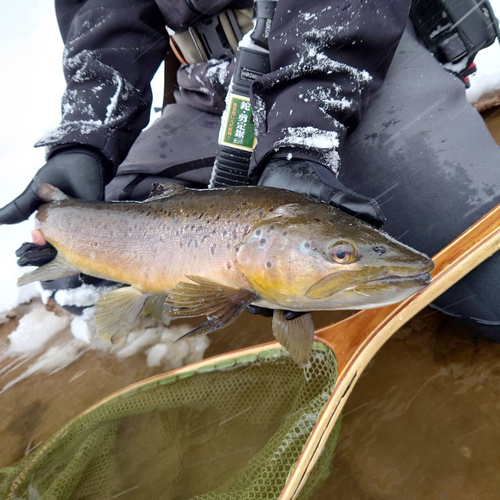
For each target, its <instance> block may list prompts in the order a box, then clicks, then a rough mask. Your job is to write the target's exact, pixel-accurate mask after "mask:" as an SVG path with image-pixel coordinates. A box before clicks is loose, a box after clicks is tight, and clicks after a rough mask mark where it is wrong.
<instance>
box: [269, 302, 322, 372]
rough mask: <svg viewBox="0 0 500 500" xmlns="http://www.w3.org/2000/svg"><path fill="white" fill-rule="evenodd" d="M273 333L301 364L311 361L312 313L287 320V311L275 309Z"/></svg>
mask: <svg viewBox="0 0 500 500" xmlns="http://www.w3.org/2000/svg"><path fill="white" fill-rule="evenodd" d="M273 334H274V337H275V338H276V340H277V341H278V342H279V343H280V344H281V345H282V346H283V347H284V348H285V349H286V350H287V351H288V352H289V353H290V356H292V359H293V360H294V361H295V362H296V363H297V364H298V365H299V366H304V365H305V364H306V363H307V362H308V361H309V357H310V356H311V347H312V343H313V339H314V323H313V319H312V314H311V313H307V314H303V315H302V316H299V317H298V318H295V319H290V320H287V319H285V311H282V310H280V309H275V310H274V315H273Z"/></svg>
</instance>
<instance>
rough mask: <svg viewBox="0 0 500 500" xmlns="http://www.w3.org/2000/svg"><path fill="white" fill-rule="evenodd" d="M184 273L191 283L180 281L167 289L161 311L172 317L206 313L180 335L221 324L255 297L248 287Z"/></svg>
mask: <svg viewBox="0 0 500 500" xmlns="http://www.w3.org/2000/svg"><path fill="white" fill-rule="evenodd" d="M187 277H188V278H189V279H190V280H191V281H193V283H186V282H183V281H181V282H180V283H178V284H177V285H176V286H175V287H174V288H173V289H172V290H171V291H170V292H169V293H168V296H167V298H166V300H165V304H166V309H165V311H164V314H165V315H166V316H170V317H174V318H175V317H177V318H190V317H196V316H207V321H206V322H205V323H203V324H202V325H201V326H199V327H197V328H195V329H194V330H191V331H190V332H188V333H186V334H185V335H183V336H182V337H180V338H184V337H187V336H191V335H203V334H206V333H210V332H214V331H216V330H220V329H221V328H225V327H226V326H228V325H230V324H231V323H232V322H233V321H234V320H235V319H236V318H237V317H238V316H239V315H240V314H241V313H242V312H243V311H244V310H245V309H246V307H247V306H248V305H249V304H250V303H251V302H253V301H254V300H255V299H256V298H257V295H256V294H255V293H254V292H251V291H249V290H244V289H239V288H232V287H228V286H226V285H221V284H220V283H217V282H215V281H213V280H210V279H207V278H200V277H199V276H187ZM178 340H180V339H178Z"/></svg>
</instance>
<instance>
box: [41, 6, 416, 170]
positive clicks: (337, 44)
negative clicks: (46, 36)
mask: <svg viewBox="0 0 500 500" xmlns="http://www.w3.org/2000/svg"><path fill="white" fill-rule="evenodd" d="M251 5H252V2H251V1H250V2H249V1H248V0H235V1H232V2H231V0H222V1H218V2H214V1H213V0H156V1H155V0H56V12H57V16H58V22H59V27H60V30H61V34H62V37H63V40H64V43H65V52H64V59H63V65H64V74H65V77H66V81H67V89H66V91H65V93H64V96H63V99H62V114H63V116H62V121H61V123H60V125H59V127H58V128H57V129H56V130H54V131H52V132H50V133H49V134H47V135H46V136H45V137H44V138H43V139H42V140H41V141H40V142H39V143H38V144H37V145H38V146H48V147H49V149H53V148H58V147H61V146H65V145H71V144H84V145H90V146H93V147H95V148H97V149H99V150H100V151H102V152H103V154H104V155H105V156H106V157H107V158H108V159H109V160H110V161H111V162H113V164H115V165H118V164H119V163H120V162H121V161H123V159H124V158H125V156H126V154H127V152H128V150H129V149H130V147H131V145H132V143H133V142H134V140H135V139H136V137H137V136H138V134H139V133H140V131H141V130H142V129H143V128H144V127H145V126H146V124H147V121H148V117H149V109H150V106H151V89H150V81H151V79H152V77H153V75H154V73H155V71H156V70H157V68H158V66H159V64H160V63H161V61H162V60H163V58H164V56H165V54H166V51H167V47H168V35H167V33H166V30H165V25H166V24H168V25H169V26H170V27H172V28H174V29H178V28H183V27H186V26H189V25H190V24H192V23H193V22H195V21H196V20H197V19H198V18H199V16H200V15H203V14H206V15H212V14H215V13H217V12H220V11H223V10H225V9H227V8H244V7H249V6H251ZM214 6H215V7H214ZM409 6H410V0H376V1H375V0H334V1H332V0H330V1H328V0H316V1H314V2H304V1H303V0H279V2H278V6H277V10H276V14H275V18H274V20H273V24H272V27H271V37H270V51H271V66H272V73H271V74H270V75H266V76H265V77H264V78H262V79H260V81H258V82H256V84H255V85H254V93H255V95H254V97H253V99H254V103H256V104H257V105H258V106H257V107H258V109H260V117H258V118H260V121H259V124H258V127H257V129H258V132H259V142H258V146H257V150H256V151H255V155H254V156H255V157H254V168H255V167H256V166H257V165H258V164H259V163H261V162H262V161H263V159H265V158H266V157H268V156H269V154H271V153H272V154H275V153H276V151H281V152H282V153H283V154H287V153H288V151H289V150H290V149H292V150H294V151H295V149H297V148H298V149H300V150H301V151H302V152H303V154H302V156H305V157H313V158H316V159H319V160H320V161H322V162H323V163H327V164H328V165H329V166H330V167H331V168H332V169H334V170H335V169H336V168H337V167H338V165H337V167H336V166H335V162H336V161H337V160H338V152H339V151H340V149H341V144H342V141H343V138H344V137H345V135H346V134H347V133H348V132H349V131H352V130H353V129H354V128H355V127H356V125H357V124H358V123H359V120H360V119H361V117H362V114H363V111H364V109H365V108H366V106H367V105H368V103H369V101H370V97H371V96H372V95H373V93H374V92H375V91H376V90H377V89H378V88H379V87H380V85H381V84H382V82H383V79H384V77H385V75H386V73H387V70H388V67H389V65H390V62H391V60H392V57H393V55H394V52H395V50H396V47H397V45H398V43H399V40H400V38H401V35H402V32H403V30H404V27H405V24H406V21H407V18H408V11H409ZM325 88H326V90H324V89H325ZM256 101H257V102H256ZM292 109H293V112H292V113H290V110H292ZM315 130H320V131H322V132H323V138H324V139H325V140H330V146H331V147H333V149H334V151H331V152H330V153H328V154H327V153H325V150H321V147H320V150H317V148H316V147H315V146H316V145H320V146H321V144H319V143H318V141H316V142H317V144H314V139H313V137H312V135H313V133H312V132H311V131H315ZM301 134H302V137H299V138H298V139H297V135H299V136H300V135H301ZM320 142H321V141H320ZM322 145H323V146H324V143H323V144H322ZM328 149H331V148H330V147H329V148H328Z"/></svg>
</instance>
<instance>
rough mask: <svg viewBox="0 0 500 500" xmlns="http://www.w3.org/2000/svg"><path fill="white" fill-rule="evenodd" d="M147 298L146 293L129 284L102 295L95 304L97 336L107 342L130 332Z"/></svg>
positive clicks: (116, 339)
mask: <svg viewBox="0 0 500 500" xmlns="http://www.w3.org/2000/svg"><path fill="white" fill-rule="evenodd" d="M147 299H148V295H145V294H143V293H142V292H141V291H139V290H137V289H136V288H134V287H131V286H128V287H123V288H117V289H116V290H112V291H111V292H109V293H107V294H106V295H103V296H102V297H101V298H100V299H99V300H98V301H97V302H96V305H95V325H96V330H97V334H98V335H99V337H101V338H103V339H104V340H106V341H108V342H112V343H116V342H118V341H119V340H120V339H121V338H122V337H123V336H124V335H126V334H127V333H129V332H130V330H131V329H132V326H133V325H134V323H135V322H136V320H137V318H139V316H140V315H141V313H142V311H143V309H144V306H145V304H146V301H147Z"/></svg>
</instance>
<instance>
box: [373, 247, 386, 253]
mask: <svg viewBox="0 0 500 500" xmlns="http://www.w3.org/2000/svg"><path fill="white" fill-rule="evenodd" d="M373 250H374V251H375V252H377V253H378V254H379V255H383V254H384V253H385V252H387V250H386V248H385V247H382V246H375V247H373Z"/></svg>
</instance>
